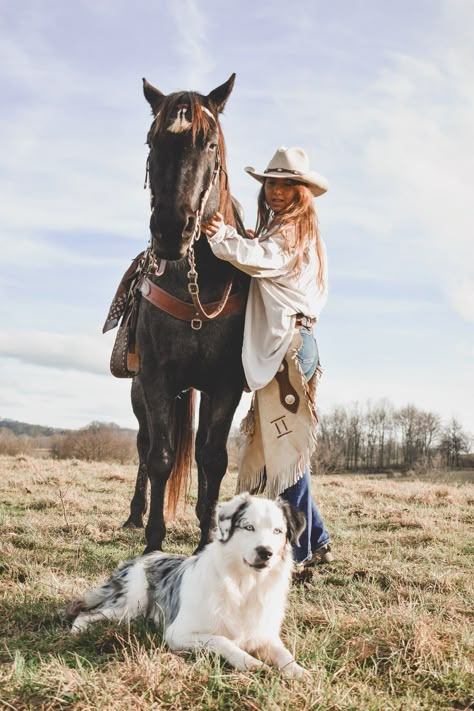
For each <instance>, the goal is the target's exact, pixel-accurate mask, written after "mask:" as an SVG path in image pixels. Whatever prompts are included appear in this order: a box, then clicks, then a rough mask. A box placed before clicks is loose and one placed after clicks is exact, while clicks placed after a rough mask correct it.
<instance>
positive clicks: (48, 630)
mask: <svg viewBox="0 0 474 711" xmlns="http://www.w3.org/2000/svg"><path fill="white" fill-rule="evenodd" d="M0 467H1V476H0V505H1V508H0V527H1V529H0V530H1V549H0V550H1V557H0V600H1V603H0V604H1V608H2V609H1V611H0V624H1V627H2V634H1V638H0V640H1V641H0V708H2V709H3V708H5V709H30V708H31V709H66V708H67V709H107V710H108V709H110V710H112V709H113V710H114V711H120V710H121V709H124V710H125V709H131V708H133V709H134V710H136V711H139V710H141V709H161V708H163V709H290V708H296V709H301V710H305V709H308V710H309V709H325V710H329V709H354V710H359V709H367V710H368V711H372V710H376V709H383V710H384V711H385V710H386V709H400V710H401V709H403V710H404V711H405V710H409V709H467V708H474V703H473V699H474V694H473V688H474V674H473V671H474V667H473V661H474V660H473V649H474V631H473V630H474V625H473V621H474V605H473V601H474V596H473V579H474V573H473V568H474V566H473V553H474V542H473V536H472V524H473V522H474V521H473V514H472V502H473V501H474V485H472V484H464V485H457V484H451V483H450V484H445V483H443V484H435V483H430V482H427V481H423V482H420V481H404V480H393V479H392V480H386V479H381V478H380V479H378V478H368V477H364V478H362V477H356V476H339V477H326V478H323V479H321V480H320V481H319V482H318V492H317V498H318V501H319V503H320V504H321V507H322V509H323V511H324V514H325V519H326V522H327V525H328V527H329V528H330V530H331V531H332V535H333V540H334V550H335V553H336V556H337V560H336V562H335V563H333V564H332V565H330V566H325V567H322V568H320V569H318V570H317V571H315V572H314V573H312V574H310V575H308V576H307V579H306V580H300V581H297V582H296V581H295V583H294V585H293V587H292V591H291V598H290V604H289V609H288V615H287V619H286V623H285V627H284V637H285V640H286V642H287V644H288V646H289V647H290V648H294V649H295V651H296V655H297V658H298V659H299V661H300V662H301V663H302V664H303V665H304V666H306V667H307V668H310V669H312V678H311V680H310V681H300V682H291V681H287V680H284V679H282V678H281V677H280V676H279V675H278V673H276V672H265V673H257V674H256V673H248V674H243V673H238V672H235V671H234V670H232V669H229V668H228V667H226V666H225V665H224V664H223V663H222V662H221V660H220V659H217V658H215V657H213V656H207V655H205V654H199V655H188V654H183V655H176V654H171V653H170V652H169V651H168V650H167V649H166V648H165V647H163V646H162V644H161V642H160V640H159V639H158V638H157V636H156V634H155V632H154V630H153V628H152V627H151V625H149V624H146V623H145V622H136V623H134V625H132V627H131V628H126V627H122V628H117V627H114V626H111V625H107V624H105V623H104V624H103V625H98V626H96V627H95V628H93V629H92V630H91V631H90V632H88V633H87V634H85V635H83V636H82V637H79V638H72V637H71V636H70V635H69V633H68V622H67V620H65V618H64V615H63V612H62V611H63V610H64V607H65V605H66V603H67V602H68V601H69V600H71V598H73V597H74V596H76V595H77V594H80V593H82V592H83V591H84V589H86V588H88V587H90V586H91V585H92V584H94V583H97V582H99V581H101V580H102V579H103V578H104V577H105V576H106V575H107V574H108V573H110V571H111V570H112V569H113V567H114V566H115V565H116V564H117V563H118V562H119V561H120V560H123V559H125V558H128V557H131V556H134V555H137V554H139V553H140V552H141V551H142V548H143V532H142V531H131V530H125V529H122V528H121V524H122V522H123V521H124V520H125V518H126V516H127V513H128V503H129V499H130V496H131V492H132V488H133V484H134V477H135V468H134V467H127V466H120V465H107V464H89V463H84V462H69V463H64V462H56V461H49V460H34V459H30V458H26V457H20V458H13V457H3V458H0ZM233 481H234V480H233V477H232V476H231V475H229V476H228V479H227V481H226V482H225V486H224V492H223V494H224V496H229V495H230V494H231V493H232V489H233ZM197 540H198V536H197V526H196V523H195V520H194V514H193V511H192V508H191V507H188V508H187V510H185V511H181V513H180V515H179V517H178V519H177V520H175V521H173V522H171V523H170V526H169V536H168V538H167V543H166V546H167V549H168V550H172V551H175V552H178V551H179V552H182V551H184V552H188V553H189V552H191V550H192V548H193V545H195V544H196V543H197Z"/></svg>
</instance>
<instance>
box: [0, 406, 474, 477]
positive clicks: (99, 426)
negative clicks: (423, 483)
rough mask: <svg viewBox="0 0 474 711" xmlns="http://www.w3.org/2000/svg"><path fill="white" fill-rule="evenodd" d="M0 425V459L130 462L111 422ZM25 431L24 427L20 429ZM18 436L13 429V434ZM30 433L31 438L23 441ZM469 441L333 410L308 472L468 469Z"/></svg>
mask: <svg viewBox="0 0 474 711" xmlns="http://www.w3.org/2000/svg"><path fill="white" fill-rule="evenodd" d="M7 424H8V425H10V422H9V421H6V420H3V421H0V454H7V455H17V454H30V455H36V456H38V455H39V456H50V457H54V458H57V459H81V460H86V461H116V462H119V463H125V462H133V461H134V462H136V461H137V451H136V432H135V431H134V430H129V429H123V428H121V427H118V426H117V425H116V424H114V423H103V422H92V423H90V424H89V425H87V426H86V427H83V428H82V429H79V430H70V431H58V430H56V431H54V433H53V434H51V435H49V434H46V433H44V432H42V433H39V434H33V432H34V430H31V429H30V430H28V429H27V428H26V426H23V427H22V428H21V429H20V430H19V432H20V433H17V431H15V428H11V427H10V426H7ZM20 424H22V425H23V424H24V423H20ZM17 430H18V428H17ZM26 432H29V434H26ZM240 439H241V436H240V435H239V434H238V431H237V430H234V431H233V433H232V434H231V436H230V438H229V446H228V450H229V465H230V466H231V468H236V467H237V462H238V446H239V440H240ZM472 446H473V439H472V437H471V436H470V435H469V434H468V433H467V432H466V431H465V430H464V429H463V427H462V425H461V424H460V423H459V422H458V420H456V419H452V420H450V421H449V422H447V423H443V421H442V420H441V418H440V416H439V415H437V414H435V413H433V412H427V411H425V410H421V409H419V408H417V407H415V406H414V405H406V406H404V407H402V408H399V409H397V408H395V407H393V405H391V404H390V403H389V402H388V401H385V400H384V401H381V402H379V403H377V404H371V403H368V404H367V405H364V406H361V405H360V404H359V403H355V404H353V405H351V406H337V407H334V408H333V409H332V410H330V411H328V412H326V413H322V414H320V415H319V422H318V446H317V449H316V452H315V455H314V460H313V465H314V467H315V470H316V471H317V472H318V473H321V474H324V473H332V472H343V471H349V472H357V471H364V472H376V471H387V470H394V471H402V472H408V471H412V470H417V471H429V470H433V469H441V468H447V469H454V468H459V467H464V466H466V467H468V466H469V467H474V454H469V453H470V452H471V450H472Z"/></svg>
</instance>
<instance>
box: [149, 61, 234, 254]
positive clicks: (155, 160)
mask: <svg viewBox="0 0 474 711" xmlns="http://www.w3.org/2000/svg"><path fill="white" fill-rule="evenodd" d="M234 80H235V74H232V76H230V77H229V79H228V80H227V81H226V82H225V83H224V84H221V85H220V86H218V87H217V88H216V89H214V90H213V91H211V92H210V93H209V94H208V95H207V96H203V95H202V94H198V93H196V92H176V93H173V94H169V95H165V94H162V92H161V91H159V90H158V89H156V88H155V87H154V86H152V85H151V84H150V83H149V82H147V81H146V79H143V91H144V94H145V98H146V100H147V101H148V103H149V104H150V106H151V109H152V112H153V116H154V120H153V123H152V125H151V128H150V130H149V132H148V137H147V143H148V146H149V148H150V153H149V156H148V163H147V168H148V180H149V184H150V190H151V208H152V214H151V218H150V232H151V236H152V247H153V251H154V253H155V254H156V256H157V257H159V258H162V259H167V260H170V261H175V260H179V259H181V258H183V257H184V256H185V255H186V253H187V250H188V249H189V247H190V245H191V243H192V241H193V239H195V238H197V237H199V224H200V219H201V217H202V218H203V220H206V219H208V218H209V217H210V216H211V215H212V214H213V213H214V212H215V211H216V210H219V211H220V212H222V213H223V214H224V219H225V220H226V222H230V223H231V224H233V218H232V205H231V197H230V192H229V189H228V186H227V174H226V163H225V144H224V138H223V135H222V130H221V127H220V124H219V114H220V112H221V111H222V110H223V109H224V106H225V104H226V101H227V99H228V97H229V95H230V93H231V91H232V87H233V85H234Z"/></svg>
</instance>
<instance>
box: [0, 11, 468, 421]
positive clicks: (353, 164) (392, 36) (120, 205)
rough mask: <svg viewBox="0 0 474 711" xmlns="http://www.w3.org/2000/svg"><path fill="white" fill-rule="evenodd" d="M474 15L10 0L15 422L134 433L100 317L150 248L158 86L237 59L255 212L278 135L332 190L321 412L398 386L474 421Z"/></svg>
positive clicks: (4, 349)
mask: <svg viewBox="0 0 474 711" xmlns="http://www.w3.org/2000/svg"><path fill="white" fill-rule="evenodd" d="M229 26H231V27H233V29H234V32H233V33H232V36H229V31H228V28H229ZM473 26H474V4H473V3H472V2H470V1H469V0H433V1H431V0H430V1H429V2H428V0H420V2H418V3H416V4H413V3H409V2H408V0H401V2H399V3H397V4H396V5H393V4H392V3H378V2H375V0H366V2H365V3H363V4H362V5H359V6H357V7H356V6H354V4H353V3H350V2H348V0H336V2H335V3H333V4H331V5H330V6H328V5H327V4H326V3H323V2H321V1H320V0H318V1H316V2H315V1H314V0H301V2H300V3H298V4H297V5H295V6H294V7H293V6H292V8H291V12H290V11H289V9H288V5H287V3H285V2H283V1H282V0H272V1H271V2H270V1H269V0H262V2H261V3H258V4H255V3H251V2H249V0H243V1H242V2H241V3H240V4H239V5H238V6H235V7H234V6H231V5H229V6H227V5H225V6H224V7H222V4H221V3H218V1H217V0H200V1H199V0H182V1H181V2H179V3H176V2H172V0H158V1H157V2H156V3H153V4H149V3H146V2H144V1H143V0H138V3H135V4H134V5H133V6H132V5H130V4H128V3H119V4H117V3H114V2H112V0H101V2H92V0H78V1H77V2H76V3H74V6H69V5H67V6H66V5H64V4H62V3H60V2H59V1H58V0H44V2H42V3H41V6H40V7H39V6H38V5H37V3H35V2H33V0H25V2H23V3H21V4H20V5H18V4H16V5H13V4H4V5H3V6H2V8H1V10H0V39H1V42H0V58H1V60H2V61H1V62H0V83H1V87H2V97H3V105H4V111H3V112H2V115H1V116H0V127H1V130H0V145H1V151H2V158H3V161H2V165H1V166H0V184H1V190H2V197H3V200H2V206H1V208H0V235H1V237H0V239H1V242H2V252H1V253H2V261H1V264H0V288H1V301H0V310H1V317H2V319H1V324H2V325H1V327H0V365H1V366H2V367H1V368H0V392H1V395H0V414H1V415H2V416H4V417H5V418H7V419H14V420H17V421H23V422H29V421H31V422H35V423H37V424H42V425H43V426H47V427H59V428H65V429H66V428H67V429H76V428H80V427H84V426H87V424H88V423H90V422H93V421H97V420H98V421H104V422H107V421H108V422H114V423H116V424H118V425H119V426H121V427H126V428H132V429H136V427H137V424H136V420H135V418H134V415H133V413H132V408H131V404H130V397H129V388H130V381H128V380H123V381H120V380H117V379H115V378H114V377H113V376H112V375H111V374H110V373H109V359H110V353H111V350H112V346H113V342H114V339H115V334H116V331H115V330H114V331H112V332H109V333H108V334H106V335H102V334H101V328H102V324H103V322H104V320H105V317H106V314H107V312H108V309H109V305H110V303H111V301H112V298H113V296H114V294H115V291H116V288H117V286H118V283H119V281H120V278H121V276H122V274H123V273H124V271H125V270H126V268H127V267H128V265H129V263H130V261H131V259H133V257H135V256H136V254H138V252H140V251H141V250H142V249H143V248H144V247H145V246H146V244H147V241H148V220H149V198H148V194H147V192H146V191H144V190H143V177H144V172H145V161H146V155H147V149H146V146H145V138H146V133H147V131H148V128H149V125H150V123H151V116H150V111H149V107H148V105H147V104H146V101H145V99H144V97H143V93H142V82H141V78H142V77H143V76H145V77H146V78H147V79H148V80H149V81H150V82H151V83H152V84H153V85H154V86H156V87H158V88H159V89H160V90H161V91H163V92H164V93H170V92H172V91H175V90H178V89H183V90H184V89H191V90H196V91H200V92H201V93H204V94H207V93H209V91H211V90H212V89H213V88H215V87H216V86H218V85H219V84H221V83H223V82H224V81H226V80H227V78H228V77H229V76H230V75H231V74H232V73H233V72H236V74H237V77H236V82H235V87H234V89H233V92H232V94H231V95H230V97H229V100H228V102H227V106H226V110H225V113H224V115H223V116H222V119H221V123H222V127H223V132H224V136H225V140H226V145H227V164H228V172H229V179H230V183H231V186H232V192H233V194H234V195H235V196H236V197H237V199H238V200H239V201H240V203H241V204H242V205H243V208H244V211H245V216H246V219H245V224H246V225H247V226H248V227H253V226H254V222H255V215H256V194H257V190H258V188H257V185H256V183H255V181H254V180H252V179H251V178H250V177H249V176H247V175H246V174H245V173H244V170H243V168H244V166H247V165H253V166H255V167H256V168H257V169H258V170H259V169H262V168H263V167H265V165H266V164H267V163H268V161H269V160H270V158H271V156H272V155H273V153H274V152H275V149H276V148H277V147H278V146H279V145H282V144H285V145H301V146H302V147H304V148H305V150H306V151H307V153H308V155H309V159H310V165H311V169H314V170H316V171H317V172H320V173H321V174H323V175H324V176H325V177H327V179H328V181H329V191H328V193H327V194H326V195H324V196H322V197H320V198H317V200H316V206H317V209H318V214H319V220H320V226H321V233H322V236H323V239H324V241H325V244H326V246H327V250H328V255H329V299H328V303H327V305H326V307H325V308H324V310H323V312H322V315H321V320H320V323H318V325H317V340H318V346H319V350H320V353H321V359H322V366H323V370H324V375H323V378H322V380H321V383H320V386H319V390H318V408H319V409H320V410H321V411H322V412H323V413H324V412H326V411H329V410H330V409H332V408H333V407H335V406H337V405H341V406H343V407H349V406H350V404H351V403H354V402H359V403H362V404H363V403H365V402H367V401H372V402H377V401H379V400H381V399H384V398H386V399H388V400H390V401H391V402H392V404H393V406H394V407H395V408H400V407H402V406H404V405H408V404H411V403H413V404H414V406H415V407H417V408H418V409H422V410H426V411H430V412H434V413H436V414H438V415H439V416H440V417H441V418H442V420H443V421H447V422H448V421H450V420H451V418H453V417H454V418H456V419H457V420H458V421H459V422H460V423H461V424H462V426H463V428H466V430H467V431H468V432H469V433H474V409H473V408H472V406H471V402H472V396H473V393H474V367H473V366H474V362H473V361H474V339H473V333H474V331H473V328H472V324H473V321H474V266H473V260H472V254H471V253H472V247H471V235H472V232H473V222H474V215H473V211H472V206H471V190H470V187H471V184H472V155H473V154H474V47H473V44H472V37H471V35H472V31H471V30H472V27H473ZM158 39H159V41H157V40H158ZM277 47H278V48H280V47H281V48H284V51H278V50H277ZM248 404H249V397H248V396H245V397H244V398H243V401H242V403H241V405H240V406H239V409H238V411H237V415H236V418H235V420H234V423H236V424H238V421H239V419H240V418H242V417H243V416H244V415H245V412H246V409H247V407H248ZM362 406H363V405H362Z"/></svg>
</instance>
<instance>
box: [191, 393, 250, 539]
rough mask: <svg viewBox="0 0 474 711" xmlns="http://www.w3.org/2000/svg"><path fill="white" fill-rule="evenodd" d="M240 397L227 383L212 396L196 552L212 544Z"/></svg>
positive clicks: (205, 445)
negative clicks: (231, 431)
mask: <svg viewBox="0 0 474 711" xmlns="http://www.w3.org/2000/svg"><path fill="white" fill-rule="evenodd" d="M241 395H242V391H241V390H238V391H236V390H232V389H231V388H230V387H229V383H227V382H226V383H222V384H221V386H220V387H219V388H216V389H214V391H213V393H212V395H210V396H209V409H208V428H207V437H206V442H205V444H204V445H203V447H202V451H201V463H202V470H203V475H204V477H205V481H206V498H205V501H204V502H203V504H202V516H201V518H200V520H199V523H200V529H201V538H200V541H199V544H198V547H197V551H199V550H201V549H202V548H204V546H205V545H206V544H207V543H209V536H210V530H211V526H212V524H213V518H214V509H215V506H216V502H217V499H218V498H219V490H220V486H221V481H222V479H223V477H224V474H225V473H226V471H227V461H228V458H227V438H228V436H229V431H230V426H231V424H232V418H233V416H234V413H235V410H236V408H237V405H238V404H239V401H240V398H241Z"/></svg>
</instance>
